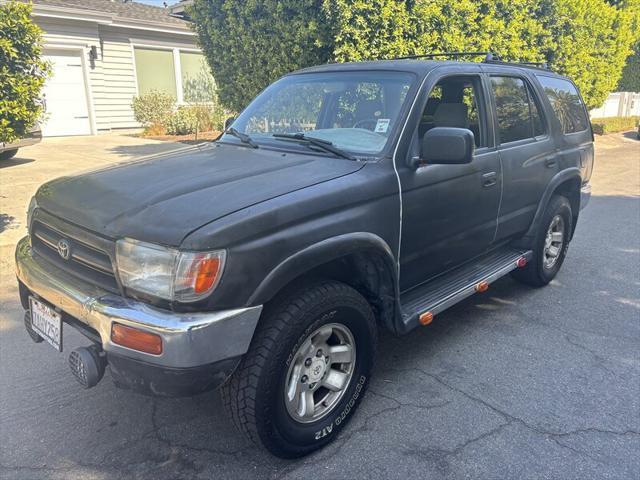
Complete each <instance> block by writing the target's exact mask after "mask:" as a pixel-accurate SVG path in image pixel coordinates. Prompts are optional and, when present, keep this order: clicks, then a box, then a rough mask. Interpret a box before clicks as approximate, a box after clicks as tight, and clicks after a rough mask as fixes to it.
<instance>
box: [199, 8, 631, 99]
mask: <svg viewBox="0 0 640 480" xmlns="http://www.w3.org/2000/svg"><path fill="white" fill-rule="evenodd" d="M638 3H640V0H620V1H613V2H611V3H610V2H608V1H606V0H322V1H320V0H315V1H314V0H297V1H296V0H250V1H247V2H243V1H242V0H195V8H194V15H193V18H194V19H195V21H196V25H197V27H196V28H197V31H198V33H199V38H200V42H201V44H202V46H203V48H204V50H205V52H206V54H207V58H208V60H209V62H210V64H211V67H212V71H213V72H214V75H215V76H216V80H217V82H218V84H219V86H220V99H221V101H222V102H223V103H224V104H225V105H227V106H230V107H231V108H233V109H236V110H239V109H241V108H242V107H244V106H245V105H246V103H247V102H248V101H249V100H250V99H251V98H252V97H253V96H254V95H255V94H257V93H258V92H259V91H260V90H261V89H262V88H264V87H266V86H267V85H268V84H269V83H270V82H272V81H274V80H275V79H277V78H278V77H279V76H280V75H282V74H284V73H286V72H288V71H291V70H295V69H298V68H302V67H307V66H310V65H315V64H319V63H325V62H326V61H338V62H347V61H361V60H369V59H382V58H393V57H398V56H405V55H410V54H421V53H435V52H445V51H476V50H482V51H492V52H496V53H498V54H500V55H501V56H502V58H503V59H505V60H512V61H518V60H519V61H546V62H548V63H549V64H550V66H551V68H552V69H554V70H555V71H558V72H559V73H562V74H566V75H568V76H569V77H571V78H572V79H573V80H574V81H575V82H576V83H577V85H578V86H579V87H580V89H581V91H582V94H583V96H584V98H585V102H586V103H587V106H588V107H589V108H593V107H596V106H599V105H600V104H601V103H602V102H603V101H604V99H605V98H606V97H607V95H608V94H609V93H610V92H611V91H612V90H613V89H614V88H615V86H616V84H617V82H618V80H619V78H620V76H621V73H622V69H623V67H624V64H625V60H626V58H627V57H628V56H629V55H630V54H631V45H632V44H633V43H634V41H635V40H637V34H635V33H634V32H636V31H637V30H638V28H635V29H634V25H635V26H636V27H637V18H638V14H637V11H638V10H637V5H638ZM634 37H635V40H634ZM477 60H479V58H478V59H477Z"/></svg>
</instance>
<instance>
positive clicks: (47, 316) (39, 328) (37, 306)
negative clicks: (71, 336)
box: [29, 297, 62, 352]
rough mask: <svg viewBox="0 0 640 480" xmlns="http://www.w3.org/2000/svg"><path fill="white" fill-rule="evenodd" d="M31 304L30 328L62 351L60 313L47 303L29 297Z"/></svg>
mask: <svg viewBox="0 0 640 480" xmlns="http://www.w3.org/2000/svg"><path fill="white" fill-rule="evenodd" d="M29 302H30V304H31V328H33V329H34V330H35V331H36V332H37V333H38V335H40V336H41V337H42V338H44V339H45V340H46V341H47V342H49V344H50V345H51V346H52V347H53V348H55V349H56V350H58V351H59V352H61V351H62V315H60V314H59V313H58V312H56V311H55V310H54V309H53V308H51V307H50V306H49V305H46V304H44V303H42V302H41V301H39V300H36V299H35V298H33V297H29Z"/></svg>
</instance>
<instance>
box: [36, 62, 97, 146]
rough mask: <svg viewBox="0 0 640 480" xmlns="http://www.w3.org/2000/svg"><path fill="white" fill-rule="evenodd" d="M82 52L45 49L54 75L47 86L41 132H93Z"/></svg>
mask: <svg viewBox="0 0 640 480" xmlns="http://www.w3.org/2000/svg"><path fill="white" fill-rule="evenodd" d="M80 55H81V53H80V52H79V51H78V52H76V51H64V50H61V51H58V50H47V51H45V55H44V58H45V59H46V60H48V61H49V62H51V67H52V77H51V78H50V79H49V80H48V81H47V83H46V85H45V87H44V95H45V97H44V98H45V100H46V104H47V113H46V117H45V123H44V125H43V128H42V134H43V135H44V136H46V137H56V136H62V135H90V134H91V124H90V122H89V107H88V104H87V90H86V88H85V83H84V74H83V71H82V58H81V57H80Z"/></svg>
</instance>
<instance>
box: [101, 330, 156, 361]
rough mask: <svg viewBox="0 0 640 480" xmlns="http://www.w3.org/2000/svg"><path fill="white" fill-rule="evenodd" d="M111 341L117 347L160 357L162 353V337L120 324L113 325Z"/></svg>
mask: <svg viewBox="0 0 640 480" xmlns="http://www.w3.org/2000/svg"><path fill="white" fill-rule="evenodd" d="M111 341H112V342H113V343H115V344H117V345H121V346H123V347H127V348H131V349H133V350H138V351H139V352H144V353H150V354H151V355H160V354H161V353H162V338H160V335H156V334H155V333H149V332H145V331H144V330H138V329H137V328H133V327H127V326H126V325H121V324H119V323H114V324H112V325H111Z"/></svg>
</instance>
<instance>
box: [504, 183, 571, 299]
mask: <svg viewBox="0 0 640 480" xmlns="http://www.w3.org/2000/svg"><path fill="white" fill-rule="evenodd" d="M558 215H559V216H560V217H561V218H562V221H563V222H564V229H563V241H562V247H561V248H560V253H559V255H558V258H557V259H556V261H555V263H554V264H553V266H552V267H550V268H548V267H547V266H545V263H544V250H545V240H546V236H547V231H548V230H549V227H550V225H551V222H552V221H553V220H554V218H555V217H556V216H558ZM572 228H573V216H572V213H571V204H570V203H569V200H567V198H566V197H563V196H560V195H554V196H553V197H551V200H549V204H548V205H547V209H546V210H545V212H544V215H543V216H542V220H541V222H540V226H539V227H538V231H537V232H536V234H535V237H534V239H533V242H532V243H531V249H532V250H533V258H532V259H531V261H530V262H529V263H528V264H527V266H526V267H524V268H520V269H516V270H514V271H513V272H512V273H511V275H512V276H513V278H515V279H516V280H518V281H519V282H522V283H525V284H527V285H531V286H533V287H543V286H545V285H547V284H548V283H549V282H550V281H551V280H553V279H554V277H555V276H556V275H557V273H558V271H560V267H562V263H563V262H564V259H565V257H566V255H567V250H568V249H569V239H570V238H571V230H572Z"/></svg>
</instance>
